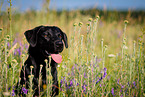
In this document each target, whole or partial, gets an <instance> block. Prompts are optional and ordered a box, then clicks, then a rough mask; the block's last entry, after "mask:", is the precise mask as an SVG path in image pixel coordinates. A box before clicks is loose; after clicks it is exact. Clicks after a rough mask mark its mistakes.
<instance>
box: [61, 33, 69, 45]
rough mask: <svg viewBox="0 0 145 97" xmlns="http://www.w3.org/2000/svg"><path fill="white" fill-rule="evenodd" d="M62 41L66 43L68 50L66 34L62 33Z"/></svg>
mask: <svg viewBox="0 0 145 97" xmlns="http://www.w3.org/2000/svg"><path fill="white" fill-rule="evenodd" d="M62 39H63V41H64V44H65V47H66V48H68V42H67V36H66V34H65V33H64V32H62Z"/></svg>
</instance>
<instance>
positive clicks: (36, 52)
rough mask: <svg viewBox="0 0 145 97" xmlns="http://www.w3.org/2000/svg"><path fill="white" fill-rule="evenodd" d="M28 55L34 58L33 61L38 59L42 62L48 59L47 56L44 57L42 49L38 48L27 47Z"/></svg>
mask: <svg viewBox="0 0 145 97" xmlns="http://www.w3.org/2000/svg"><path fill="white" fill-rule="evenodd" d="M28 53H29V55H31V57H33V58H35V60H37V59H38V60H41V61H44V60H45V59H48V56H46V55H44V54H43V51H42V49H40V48H39V47H32V46H29V50H28Z"/></svg>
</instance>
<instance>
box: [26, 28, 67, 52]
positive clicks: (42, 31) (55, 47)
mask: <svg viewBox="0 0 145 97" xmlns="http://www.w3.org/2000/svg"><path fill="white" fill-rule="evenodd" d="M24 34H25V37H26V39H27V41H28V43H29V44H30V46H31V47H37V48H41V49H42V50H43V51H44V52H45V53H46V54H57V53H60V52H62V51H63V48H64V45H65V47H66V48H68V43H67V36H66V34H65V33H64V32H62V30H61V29H60V28H58V27H56V26H38V27H36V28H34V29H31V30H28V31H26V32H25V33H24Z"/></svg>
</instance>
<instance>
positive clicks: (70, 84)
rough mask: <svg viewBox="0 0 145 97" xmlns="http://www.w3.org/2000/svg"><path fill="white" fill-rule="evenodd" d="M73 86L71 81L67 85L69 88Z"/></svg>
mask: <svg viewBox="0 0 145 97" xmlns="http://www.w3.org/2000/svg"><path fill="white" fill-rule="evenodd" d="M71 86H73V81H72V80H71V81H70V83H69V88H70V87H71Z"/></svg>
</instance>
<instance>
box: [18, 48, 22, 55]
mask: <svg viewBox="0 0 145 97" xmlns="http://www.w3.org/2000/svg"><path fill="white" fill-rule="evenodd" d="M17 51H18V53H19V55H21V54H22V53H21V47H19V48H18V49H17Z"/></svg>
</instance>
